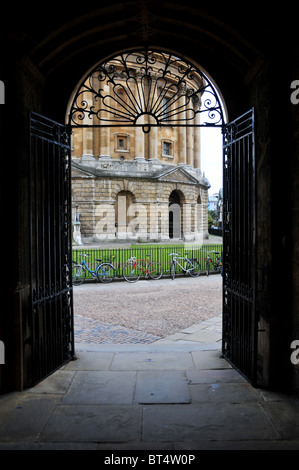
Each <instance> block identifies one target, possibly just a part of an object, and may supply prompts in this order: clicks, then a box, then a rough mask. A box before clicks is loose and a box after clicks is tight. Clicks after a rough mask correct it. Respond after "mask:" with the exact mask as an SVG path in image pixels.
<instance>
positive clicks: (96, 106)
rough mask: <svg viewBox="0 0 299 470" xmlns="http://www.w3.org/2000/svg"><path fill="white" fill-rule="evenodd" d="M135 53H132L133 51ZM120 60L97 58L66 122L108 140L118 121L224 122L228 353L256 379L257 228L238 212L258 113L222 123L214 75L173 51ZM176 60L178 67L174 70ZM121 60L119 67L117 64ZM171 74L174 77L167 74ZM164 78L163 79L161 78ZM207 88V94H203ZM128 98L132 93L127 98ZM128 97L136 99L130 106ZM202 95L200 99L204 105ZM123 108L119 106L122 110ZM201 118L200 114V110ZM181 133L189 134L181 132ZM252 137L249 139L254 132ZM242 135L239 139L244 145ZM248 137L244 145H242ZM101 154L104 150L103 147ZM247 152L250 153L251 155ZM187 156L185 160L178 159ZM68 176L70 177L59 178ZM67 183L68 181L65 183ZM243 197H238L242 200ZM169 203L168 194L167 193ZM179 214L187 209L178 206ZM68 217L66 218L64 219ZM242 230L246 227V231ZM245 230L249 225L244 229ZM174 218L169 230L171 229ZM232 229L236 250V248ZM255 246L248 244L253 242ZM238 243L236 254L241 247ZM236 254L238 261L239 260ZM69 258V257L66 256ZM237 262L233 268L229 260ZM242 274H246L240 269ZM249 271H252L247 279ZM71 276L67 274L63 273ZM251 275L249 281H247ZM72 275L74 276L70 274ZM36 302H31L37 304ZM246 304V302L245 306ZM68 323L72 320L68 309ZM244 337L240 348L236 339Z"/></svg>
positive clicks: (250, 197) (149, 126)
mask: <svg viewBox="0 0 299 470" xmlns="http://www.w3.org/2000/svg"><path fill="white" fill-rule="evenodd" d="M132 55H133V59H132ZM157 56H158V58H159V61H161V60H162V61H163V63H164V69H162V72H161V67H160V68H159V73H160V75H158V76H157V74H155V76H154V77H153V76H152V74H153V64H155V63H156V61H157ZM128 58H129V60H135V61H137V62H139V63H141V64H142V67H141V84H140V83H139V82H137V81H136V77H135V73H132V68H130V67H128V63H127V59H128ZM111 60H112V62H113V61H115V62H116V64H113V66H110V65H109V64H108V63H107V62H105V63H102V64H100V65H99V66H96V67H95V68H94V69H93V70H92V72H91V73H89V74H88V75H87V77H85V78H84V81H83V82H82V83H81V85H80V86H79V87H78V89H77V91H76V93H75V96H74V98H73V99H72V100H71V102H70V106H69V111H68V127H70V126H71V127H73V128H86V129H87V130H88V128H91V127H94V128H100V129H101V131H102V128H103V133H102V139H103V140H104V143H107V142H108V139H109V133H110V129H111V128H113V127H119V126H120V125H124V124H125V125H126V126H129V127H130V126H135V128H136V129H137V128H138V131H139V136H140V135H142V134H140V133H143V134H149V133H150V132H155V129H157V128H162V127H164V126H169V124H170V123H171V124H173V125H174V126H177V127H178V128H179V129H183V128H188V127H194V128H196V127H202V126H210V127H221V128H222V129H223V132H224V159H223V162H224V170H225V175H224V180H225V185H224V207H225V211H224V229H225V237H224V240H225V241H224V251H223V256H224V322H223V326H224V338H225V339H224V342H223V353H224V355H225V356H226V357H227V358H228V359H229V360H231V362H232V363H233V364H234V365H236V366H237V367H238V368H240V370H241V371H243V372H244V373H245V375H246V376H247V377H248V378H250V379H251V380H252V381H253V382H254V380H255V376H256V319H255V305H254V292H255V286H254V282H255V281H254V278H250V276H251V274H252V269H251V264H250V263H251V261H252V257H253V254H254V249H253V248H252V247H253V245H254V236H255V230H253V237H251V236H250V235H249V232H248V227H250V228H253V229H254V228H255V225H254V220H253V219H254V211H251V212H250V218H251V219H252V220H250V224H249V223H248V220H247V219H246V217H244V216H243V215H242V218H241V214H246V213H247V206H248V204H251V207H254V191H253V190H254V178H252V175H254V172H253V171H252V168H253V167H254V158H253V153H252V152H253V142H254V141H253V138H252V135H253V133H252V129H253V117H252V113H249V114H248V115H246V116H242V117H241V118H240V119H238V120H236V121H234V122H233V123H231V124H230V125H225V123H224V111H223V106H222V103H221V101H220V98H219V94H218V93H217V91H216V88H215V87H214V85H213V83H212V82H211V80H210V79H209V78H208V76H207V74H205V73H204V72H203V71H201V70H200V69H199V68H197V67H194V66H192V65H191V64H190V63H188V62H186V61H184V60H183V59H181V58H178V57H177V56H174V55H171V54H170V55H168V54H165V53H163V52H161V51H154V52H149V51H148V50H143V51H137V52H130V53H128V54H126V55H120V56H117V57H116V58H112V59H111ZM174 65H176V66H177V67H178V69H177V70H178V72H177V71H176V70H175V72H174V71H173V68H174ZM117 66H119V67H121V68H120V69H118V68H117ZM166 75H167V80H168V79H169V76H171V78H172V81H171V84H168V82H167V80H166V78H165V77H166ZM107 79H108V80H109V82H110V83H112V84H113V86H112V90H113V94H111V89H110V88H109V89H107V87H106V86H105V85H104V86H102V85H103V81H104V80H107ZM119 79H121V80H122V82H125V85H126V86H127V91H126V93H127V99H126V100H123V98H122V96H123V93H124V90H125V86H124V83H121V93H119V86H118V80H119ZM187 79H188V80H191V81H192V82H193V81H194V88H192V87H191V88H189V87H187V86H186V81H187ZM132 83H133V84H134V87H135V88H137V89H138V97H139V98H138V100H137V101H133V98H132V96H133V95H132V93H131V87H132V86H133V85H132ZM158 84H159V86H158ZM205 94H207V95H208V98H207V99H204V95H205ZM130 100H131V101H130ZM128 102H130V103H131V104H130V105H129V106H128ZM199 103H201V104H202V105H201V106H200V105H199ZM119 109H121V112H120V111H119ZM200 117H201V118H202V119H201V120H200V119H199V118H200ZM181 138H182V140H184V136H183V133H182V132H181ZM250 139H251V140H250ZM241 142H242V145H241ZM243 144H244V145H243ZM104 157H106V156H105V155H104ZM247 157H248V158H247ZM180 163H183V164H184V163H187V162H180ZM241 169H242V170H245V169H246V170H245V172H244V171H243V173H244V174H246V176H245V177H244V178H245V179H244V181H243V182H244V183H245V185H244V188H245V191H242V190H241V187H240V181H239V180H238V175H239V172H240V170H241ZM62 184H65V181H64V182H62ZM66 189H67V190H68V189H69V188H66ZM237 196H238V201H239V202H238V204H237V205H235V206H234V205H233V204H234V203H235V201H236V200H237ZM172 199H173V201H174V202H173V204H171V205H175V204H178V202H177V201H179V207H181V202H182V201H181V198H180V196H179V194H178V193H177V192H176V193H174V194H173V195H172ZM168 205H169V201H168ZM181 216H182V214H181ZM240 220H242V221H243V223H244V226H245V228H246V234H247V235H246V237H245V240H246V241H245V243H243V239H242V237H241V232H240V231H238V227H239V225H238V224H239V223H240ZM66 223H67V221H66ZM242 233H243V232H242ZM244 233H245V232H244ZM174 234H175V233H174V226H172V236H174ZM232 237H233V243H234V247H235V251H234V250H231V246H232ZM249 248H250V249H249ZM236 250H237V251H238V256H237V252H236ZM246 250H247V253H248V254H249V256H248V258H247V263H246V271H247V276H246V273H245V272H243V271H242V273H241V272H240V270H239V266H240V263H241V257H242V254H241V253H243V255H244V253H245V252H246ZM236 260H237V263H239V264H237V265H236ZM68 262H70V257H69V258H68ZM234 266H236V267H237V269H235V270H234V271H233V270H232V267H234ZM243 274H244V275H243ZM249 278H250V279H249ZM65 279H67V277H66V278H65ZM248 281H250V283H249V284H248ZM67 282H69V281H67ZM47 299H48V296H47V290H45V291H44V292H41V298H40V301H41V302H42V303H45V301H46V300H47ZM244 304H246V307H245V309H244V312H245V311H246V326H244V324H243V321H244V317H243V315H239V316H238V315H236V312H237V311H238V310H239V307H240V306H241V305H244ZM33 308H34V306H33V304H32V309H33ZM242 311H243V310H242ZM69 320H70V327H71V316H70V318H69ZM240 342H242V346H241V348H240V347H238V345H240ZM244 348H245V349H246V351H247V353H246V354H245V356H246V357H247V360H246V364H244V363H243V357H244Z"/></svg>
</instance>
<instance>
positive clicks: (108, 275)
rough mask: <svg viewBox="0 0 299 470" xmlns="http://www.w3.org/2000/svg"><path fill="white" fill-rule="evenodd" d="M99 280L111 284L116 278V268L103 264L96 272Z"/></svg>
mask: <svg viewBox="0 0 299 470" xmlns="http://www.w3.org/2000/svg"><path fill="white" fill-rule="evenodd" d="M96 276H97V280H98V281H101V282H104V283H106V284H107V283H108V282H111V281H112V280H113V279H114V277H115V268H114V266H112V264H110V263H102V264H100V266H99V267H98V269H97V272H96Z"/></svg>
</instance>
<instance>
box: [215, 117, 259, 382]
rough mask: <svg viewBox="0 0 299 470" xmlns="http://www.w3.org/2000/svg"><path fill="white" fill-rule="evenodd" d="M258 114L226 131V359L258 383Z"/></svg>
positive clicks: (224, 247) (225, 129) (224, 298)
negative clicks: (256, 133)
mask: <svg viewBox="0 0 299 470" xmlns="http://www.w3.org/2000/svg"><path fill="white" fill-rule="evenodd" d="M255 207H256V201H255V156H254V110H253V109H252V110H250V111H249V112H247V113H246V114H244V115H243V116H241V117H239V118H238V119H236V120H235V121H234V122H231V123H229V124H227V125H225V126H224V127H223V355H224V357H225V358H226V359H228V360H229V361H230V362H231V363H232V364H233V365H234V366H235V367H236V368H237V369H238V370H239V371H240V372H242V373H243V374H244V375H245V376H246V377H247V378H248V379H249V380H250V381H251V382H252V383H253V384H255V382H256V348H257V344H256V342H257V320H256V313H255V292H256V289H255V271H256V270H255V249H256V221H255V220H256V214H255Z"/></svg>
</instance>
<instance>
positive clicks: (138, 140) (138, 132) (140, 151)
mask: <svg viewBox="0 0 299 470" xmlns="http://www.w3.org/2000/svg"><path fill="white" fill-rule="evenodd" d="M137 124H144V116H141V117H140V118H138V119H137ZM135 157H136V158H144V132H143V130H142V127H138V126H136V128H135Z"/></svg>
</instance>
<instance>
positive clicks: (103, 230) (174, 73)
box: [70, 52, 210, 244]
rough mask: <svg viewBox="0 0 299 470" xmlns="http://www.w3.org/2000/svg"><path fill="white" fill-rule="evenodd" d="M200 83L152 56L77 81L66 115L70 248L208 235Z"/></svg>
mask: <svg viewBox="0 0 299 470" xmlns="http://www.w3.org/2000/svg"><path fill="white" fill-rule="evenodd" d="M206 85H207V83H206V81H205V78H204V76H202V75H200V74H199V72H198V71H195V70H191V69H190V68H188V66H187V65H186V63H185V62H182V61H181V60H180V59H178V58H176V57H173V56H168V55H165V54H162V53H155V52H151V53H147V52H140V53H137V52H135V53H128V54H125V55H122V56H119V57H115V58H113V59H111V60H109V61H107V62H106V63H104V64H100V65H98V66H97V67H96V68H95V69H94V70H93V71H92V72H91V73H90V74H89V75H88V76H87V77H84V78H83V79H82V83H81V86H80V87H79V88H78V91H77V93H76V95H75V96H74V97H73V102H72V103H73V105H72V115H71V116H70V118H71V121H72V123H75V124H76V127H75V128H74V129H73V134H72V204H73V212H74V214H75V215H74V222H77V223H75V224H74V240H75V243H81V241H82V242H83V243H84V244H85V243H87V244H88V243H94V242H97V241H99V240H103V239H105V240H112V241H113V240H122V239H135V240H140V241H144V240H153V241H154V240H169V239H181V240H184V241H197V242H201V241H202V240H203V239H204V238H205V237H206V236H207V230H208V224H207V218H208V189H209V187H210V184H209V181H208V180H207V179H206V177H205V175H204V173H203V172H202V169H201V154H200V128H199V127H198V125H199V123H200V117H199V116H200V114H199V111H200V110H201V104H202V94H203V93H202V90H204V89H205V87H206ZM74 104H75V106H74ZM188 124H191V125H188ZM79 221H80V224H78V222H79Z"/></svg>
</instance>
